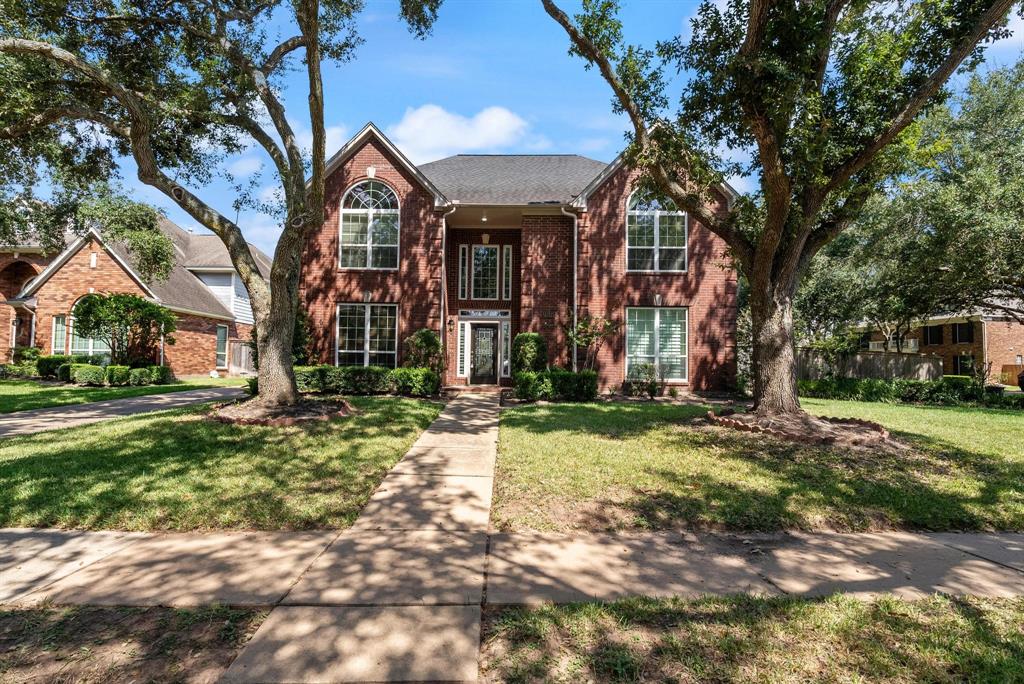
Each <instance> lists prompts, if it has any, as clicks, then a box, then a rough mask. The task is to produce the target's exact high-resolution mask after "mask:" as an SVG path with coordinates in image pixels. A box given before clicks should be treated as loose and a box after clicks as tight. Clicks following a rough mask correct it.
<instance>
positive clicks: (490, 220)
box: [447, 204, 561, 230]
mask: <svg viewBox="0 0 1024 684" xmlns="http://www.w3.org/2000/svg"><path fill="white" fill-rule="evenodd" d="M560 206H561V205H558V204H555V205H546V204H540V205H527V206H508V205H493V206H485V205H479V204H459V205H456V209H455V212H454V213H453V214H450V215H449V216H448V218H447V221H448V227H449V228H487V229H491V230H500V229H502V228H521V227H522V225H523V216H559V215H560V214H561V210H560ZM484 217H486V218H487V220H486V221H485V220H484Z"/></svg>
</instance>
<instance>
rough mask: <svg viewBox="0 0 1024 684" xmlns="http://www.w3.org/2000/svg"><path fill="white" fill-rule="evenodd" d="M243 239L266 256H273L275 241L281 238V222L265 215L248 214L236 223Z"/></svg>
mask: <svg viewBox="0 0 1024 684" xmlns="http://www.w3.org/2000/svg"><path fill="white" fill-rule="evenodd" d="M238 227H239V228H241V229H242V234H243V235H245V239H246V240H247V241H249V242H251V243H253V244H254V245H256V246H257V247H259V248H260V249H262V250H263V251H264V252H266V253H267V254H270V255H273V254H274V247H276V246H277V239H278V238H279V237H281V220H280V219H275V218H274V217H272V216H267V215H266V214H249V215H247V216H242V217H241V218H240V219H239V221H238Z"/></svg>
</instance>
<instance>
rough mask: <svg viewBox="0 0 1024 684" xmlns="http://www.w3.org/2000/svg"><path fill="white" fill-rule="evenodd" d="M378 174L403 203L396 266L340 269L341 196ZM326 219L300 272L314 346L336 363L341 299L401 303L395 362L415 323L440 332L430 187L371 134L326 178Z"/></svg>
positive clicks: (438, 234) (436, 219)
mask: <svg viewBox="0 0 1024 684" xmlns="http://www.w3.org/2000/svg"><path fill="white" fill-rule="evenodd" d="M368 168H373V170H374V176H373V178H374V179H375V180H378V181H381V182H383V183H386V184H387V185H389V186H390V187H391V188H392V189H393V190H394V191H395V193H396V194H397V195H398V201H399V206H400V211H401V214H400V223H399V248H398V268H397V269H394V270H373V269H341V268H339V258H338V254H339V239H340V234H339V228H340V227H339V220H340V215H341V212H340V207H341V200H342V197H343V196H344V194H345V191H346V190H348V189H349V188H350V187H352V186H353V185H354V184H356V183H358V182H360V181H362V180H367V179H369V178H370V176H369V175H368V174H367V169H368ZM325 201H326V207H327V212H326V214H327V215H326V220H325V222H324V226H323V229H322V230H321V231H320V232H318V233H316V234H315V235H312V236H311V237H310V239H309V241H308V242H307V244H306V249H305V254H304V257H303V262H302V272H301V275H300V279H299V301H300V303H301V305H302V306H303V307H305V309H306V312H307V314H308V315H309V329H310V333H311V334H310V338H311V350H310V351H311V352H312V356H313V358H314V359H316V360H318V361H319V362H321V363H334V348H335V334H336V333H335V326H336V310H337V309H336V307H337V305H338V304H339V303H359V302H364V301H365V302H372V303H378V304H397V305H398V354H399V356H398V363H399V364H401V362H402V354H403V353H404V349H403V347H404V345H403V344H402V340H404V339H405V338H406V337H408V336H409V335H410V334H412V333H413V332H415V331H416V330H419V329H420V328H430V329H432V330H434V331H435V332H438V333H440V331H441V262H442V258H441V251H442V250H441V245H442V239H443V237H442V233H443V231H442V226H443V225H444V224H443V220H442V216H441V213H440V211H437V210H435V208H434V199H433V196H432V195H431V194H430V193H429V192H427V191H426V190H425V189H424V188H423V187H422V186H421V185H420V184H419V182H418V181H417V180H416V179H415V177H414V176H412V175H410V174H409V172H408V171H406V170H405V168H404V167H403V166H402V164H401V163H400V162H398V160H396V159H394V158H393V157H392V156H391V155H390V154H389V153H388V152H387V150H386V149H385V148H384V147H383V146H382V145H380V144H379V143H377V142H376V141H371V142H369V143H367V145H366V146H364V147H363V148H362V149H360V150H359V151H357V152H356V153H354V154H353V155H352V156H351V157H349V158H348V159H347V160H346V162H345V163H344V164H343V165H342V166H341V167H340V168H338V169H337V170H336V171H335V172H334V173H332V174H331V176H330V177H329V178H328V179H327V188H326V200H325Z"/></svg>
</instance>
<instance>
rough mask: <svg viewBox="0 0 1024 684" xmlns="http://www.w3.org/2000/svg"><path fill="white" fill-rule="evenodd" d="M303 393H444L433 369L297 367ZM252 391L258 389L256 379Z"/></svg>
mask: <svg viewBox="0 0 1024 684" xmlns="http://www.w3.org/2000/svg"><path fill="white" fill-rule="evenodd" d="M294 370H295V384H296V386H297V387H298V389H299V391H300V392H319V393H321V394H402V395H405V396H413V397H430V396H434V395H436V394H437V393H438V392H440V391H441V376H440V375H438V374H437V372H436V371H434V370H431V369H430V368H395V369H390V368H383V367H381V366H328V365H322V366H295V369H294ZM249 384H250V390H251V391H253V393H255V390H256V389H257V388H258V383H256V381H255V378H253V379H251V381H250V383H249Z"/></svg>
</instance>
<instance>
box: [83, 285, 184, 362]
mask: <svg viewBox="0 0 1024 684" xmlns="http://www.w3.org/2000/svg"><path fill="white" fill-rule="evenodd" d="M176 321H177V317H176V316H175V315H174V314H173V313H172V312H171V310H170V309H168V308H167V307H165V306H161V305H159V304H157V303H155V302H151V301H149V300H148V299H145V298H144V297H139V296H138V295H133V294H120V293H114V294H89V295H86V296H85V297H83V298H82V299H81V300H80V301H79V302H78V303H77V304H76V305H75V333H76V334H78V335H80V336H82V337H92V338H95V339H98V340H102V341H104V342H106V344H107V345H108V346H109V347H110V362H111V363H112V364H115V365H119V366H133V365H141V364H145V363H152V362H153V361H155V360H156V358H157V356H158V355H159V352H160V344H161V340H162V342H163V343H164V344H174V335H173V333H174V331H175V329H176Z"/></svg>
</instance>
